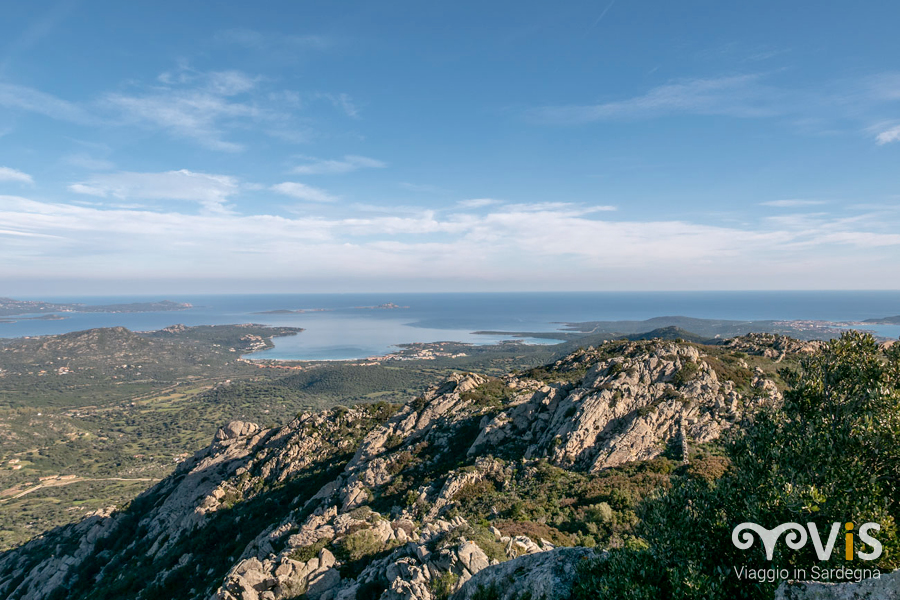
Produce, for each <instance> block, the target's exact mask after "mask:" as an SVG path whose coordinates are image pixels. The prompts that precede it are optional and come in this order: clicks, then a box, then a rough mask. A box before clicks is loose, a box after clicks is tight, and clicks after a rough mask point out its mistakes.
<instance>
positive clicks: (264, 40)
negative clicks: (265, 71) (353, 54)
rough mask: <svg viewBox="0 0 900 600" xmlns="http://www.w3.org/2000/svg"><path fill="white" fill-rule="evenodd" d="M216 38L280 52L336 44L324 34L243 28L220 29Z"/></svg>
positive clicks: (321, 48) (253, 47) (239, 44)
mask: <svg viewBox="0 0 900 600" xmlns="http://www.w3.org/2000/svg"><path fill="white" fill-rule="evenodd" d="M215 39H216V41H218V42H224V43H228V44H236V45H238V46H243V47H244V48H251V49H256V50H269V51H277V52H279V54H281V53H283V52H290V51H294V52H295V51H297V50H303V49H314V50H325V49H328V48H330V47H331V46H333V45H334V40H333V38H331V37H328V36H324V35H313V34H308V35H286V34H283V33H278V32H274V31H266V32H262V31H256V30H253V29H241V28H237V29H226V30H223V31H220V32H219V33H217V34H216V36H215Z"/></svg>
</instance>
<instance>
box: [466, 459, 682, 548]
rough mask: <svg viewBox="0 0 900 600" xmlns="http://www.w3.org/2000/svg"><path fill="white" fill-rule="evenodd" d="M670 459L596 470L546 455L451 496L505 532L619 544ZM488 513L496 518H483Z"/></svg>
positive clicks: (663, 481)
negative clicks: (574, 467) (567, 465)
mask: <svg viewBox="0 0 900 600" xmlns="http://www.w3.org/2000/svg"><path fill="white" fill-rule="evenodd" d="M673 465H674V463H672V462H671V461H669V460H666V459H656V460H653V461H646V462H643V463H635V464H631V465H626V466H623V467H618V468H614V469H608V470H606V471H603V472H602V473H598V474H596V475H590V474H585V473H579V472H575V471H568V470H565V469H560V468H558V467H554V466H553V465H550V464H549V463H547V462H546V461H538V462H536V463H531V464H525V465H521V464H519V465H511V466H510V467H509V469H508V470H507V471H506V472H505V474H503V475H494V476H493V477H487V478H485V479H483V480H481V481H480V482H477V483H471V484H468V485H466V486H464V487H463V488H462V489H460V490H459V492H457V494H456V495H455V496H454V498H453V500H454V503H455V510H456V511H458V513H459V514H461V515H462V516H464V517H466V518H467V519H468V520H469V521H470V522H473V523H477V522H482V523H484V524H488V523H489V524H491V525H494V526H496V527H497V528H499V529H500V530H501V531H503V532H504V533H507V535H519V534H523V535H528V536H529V537H532V536H534V539H539V538H541V537H543V538H544V539H547V540H548V541H550V542H552V543H554V544H556V545H561V546H572V545H582V546H583V545H589V546H591V545H594V544H596V543H597V542H598V541H601V542H602V543H603V545H604V546H607V545H609V546H619V545H622V544H623V543H624V541H625V539H627V537H628V536H629V535H630V531H631V528H632V527H633V525H634V523H635V521H636V517H635V514H634V510H633V509H634V506H635V505H637V503H638V502H639V501H640V500H641V499H642V498H644V497H645V496H647V495H648V494H650V493H652V492H653V491H654V490H657V489H659V488H664V487H667V486H668V485H669V479H670V476H671V473H672V470H673ZM603 504H606V506H607V507H608V508H609V510H610V511H611V512H606V511H605V509H604V508H602V507H601V505H603ZM487 515H493V519H494V520H492V521H490V522H488V521H486V520H485V517H486V516H487Z"/></svg>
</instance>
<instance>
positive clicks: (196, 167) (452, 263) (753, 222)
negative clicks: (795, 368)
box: [0, 0, 900, 296]
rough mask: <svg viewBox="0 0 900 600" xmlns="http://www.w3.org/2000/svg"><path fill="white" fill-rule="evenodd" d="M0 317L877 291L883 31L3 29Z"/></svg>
mask: <svg viewBox="0 0 900 600" xmlns="http://www.w3.org/2000/svg"><path fill="white" fill-rule="evenodd" d="M2 11H3V17H2V19H0V296H4V295H5V296H16V295H18V296H23V295H30V296H35V295H39V294H46V295H54V294H55V295H66V294H68V295H73V294H75V295H77V294H130V293H134V294H148V293H177V292H183V293H188V292H190V293H220V292H221V293H229V292H238V293H240V292H251V291H254V292H343V291H563V290H755V289H898V288H900V35H898V34H897V23H898V22H900V3H897V2H895V1H893V0H884V1H875V2H866V1H863V2H855V3H851V2H835V1H823V2H806V3H799V2H783V1H777V2H776V1H769V0H761V1H758V2H740V3H738V2H714V1H712V0H706V1H696V0H682V1H679V2H670V1H662V0H659V1H649V0H645V1H639V0H612V1H609V0H600V1H599V2H581V1H577V0H572V1H570V2H563V3H550V2H532V1H523V0H517V1H515V2H507V1H493V2H489V3H485V2H470V1H467V0H455V1H454V2H413V1H408V2H407V1H391V0H380V1H378V2H362V1H359V2H353V1H346V2H321V1H317V0H304V1H299V0H294V1H277V0H267V1H265V2H259V3H255V4H251V3H247V2H220V1H218V2H212V1H204V0H195V1H192V2H170V1H166V0H157V1H155V2H152V3H151V2H121V1H116V2H111V1H105V0H97V1H88V0H81V1H78V0H63V1H60V2H8V3H5V5H4V6H3V8H2Z"/></svg>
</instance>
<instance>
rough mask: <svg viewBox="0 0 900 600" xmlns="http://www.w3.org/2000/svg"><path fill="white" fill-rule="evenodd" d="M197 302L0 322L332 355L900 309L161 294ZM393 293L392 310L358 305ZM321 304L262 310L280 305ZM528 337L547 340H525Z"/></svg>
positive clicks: (274, 354) (580, 297)
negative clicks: (570, 330) (576, 330)
mask: <svg viewBox="0 0 900 600" xmlns="http://www.w3.org/2000/svg"><path fill="white" fill-rule="evenodd" d="M165 298H166V299H169V300H174V301H178V302H189V303H191V304H192V305H193V306H194V307H193V308H191V309H189V310H184V311H177V312H150V313H112V314H110V313H67V314H66V316H67V317H68V318H67V319H65V320H59V321H51V320H31V319H21V318H20V317H12V318H13V319H20V320H17V321H16V322H13V323H0V337H20V336H33V335H48V334H56V333H65V332H69V331H78V330H83V329H90V328H93V327H110V326H114V325H121V326H124V327H127V328H129V329H132V330H136V331H146V330H152V329H159V328H162V327H166V326H168V325H173V324H175V323H183V324H185V325H214V324H227V323H248V322H253V323H262V324H267V325H285V326H292V327H303V328H304V329H305V331H303V332H302V333H301V334H299V335H297V336H292V337H284V338H278V339H276V340H275V348H273V349H271V350H268V351H265V352H260V353H258V354H255V355H254V357H259V358H275V359H294V360H337V359H352V358H362V357H366V356H372V355H378V354H384V353H386V352H391V351H392V350H394V349H396V345H397V344H402V343H410V342H435V341H459V342H470V343H479V344H484V343H495V342H497V341H499V340H502V339H509V338H508V337H506V336H499V335H489V336H485V335H475V334H473V332H474V331H477V330H495V331H555V330H557V329H559V327H560V326H561V323H565V322H578V321H614V320H642V319H648V318H652V317H659V316H673V315H678V316H687V317H697V318H708V319H729V320H741V321H754V320H770V319H790V320H794V319H808V320H822V321H838V322H842V321H859V320H864V319H869V318H878V317H886V316H893V315H898V314H900V291H863V292H859V291H846V292H845V291H828V292H780V291H779V292H547V293H457V294H451V293H443V294H441V293H430V294H409V293H397V294H391V293H378V294H256V295H215V296H213V295H208V296H196V295H186V296H171V295H167V296H165ZM33 299H36V300H47V301H53V302H81V303H85V304H113V303H127V302H145V301H154V300H161V299H163V297H162V296H160V297H134V296H130V297H57V298H33ZM386 303H393V304H396V305H399V306H401V307H403V308H398V309H393V310H383V309H372V308H361V307H372V306H378V305H381V304H386ZM316 308H319V309H329V310H328V311H327V312H307V313H298V314H258V313H261V312H264V311H270V310H280V309H289V310H296V309H316ZM867 328H868V329H872V330H876V331H877V332H878V333H879V334H880V335H882V336H885V337H890V338H897V337H898V336H900V326H895V325H881V326H869V327H867ZM525 341H526V342H531V343H548V341H547V340H531V339H526V340H525Z"/></svg>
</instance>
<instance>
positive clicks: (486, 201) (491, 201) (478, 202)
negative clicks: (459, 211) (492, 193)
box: [457, 198, 503, 208]
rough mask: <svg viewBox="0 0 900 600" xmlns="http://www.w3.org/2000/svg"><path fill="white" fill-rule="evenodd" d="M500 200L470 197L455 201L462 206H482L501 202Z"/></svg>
mask: <svg viewBox="0 0 900 600" xmlns="http://www.w3.org/2000/svg"><path fill="white" fill-rule="evenodd" d="M502 203H503V201H502V200H495V199H493V198H472V199H470V200H460V201H459V202H457V204H459V205H460V206H462V207H463V208H482V207H485V206H492V205H494V204H502Z"/></svg>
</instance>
